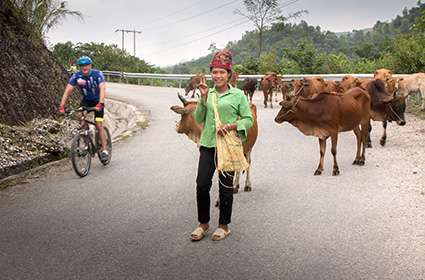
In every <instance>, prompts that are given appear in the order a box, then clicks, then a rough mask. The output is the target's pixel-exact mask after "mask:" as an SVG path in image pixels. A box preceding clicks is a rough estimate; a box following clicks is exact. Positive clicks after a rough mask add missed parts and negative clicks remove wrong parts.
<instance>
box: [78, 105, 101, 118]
mask: <svg viewBox="0 0 425 280" xmlns="http://www.w3.org/2000/svg"><path fill="white" fill-rule="evenodd" d="M97 103H99V102H98V101H87V100H81V103H80V106H82V107H95V106H96V105H97ZM94 119H95V121H96V122H103V108H102V109H101V110H100V111H95V112H94Z"/></svg>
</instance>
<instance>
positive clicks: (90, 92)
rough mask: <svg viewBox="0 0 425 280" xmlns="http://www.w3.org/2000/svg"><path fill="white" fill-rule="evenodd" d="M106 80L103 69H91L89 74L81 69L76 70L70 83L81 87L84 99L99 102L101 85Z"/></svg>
mask: <svg viewBox="0 0 425 280" xmlns="http://www.w3.org/2000/svg"><path fill="white" fill-rule="evenodd" d="M104 81H105V77H104V76H103V73H102V71H100V70H97V69H91V70H90V73H89V75H87V76H85V75H83V73H81V71H78V72H75V73H74V74H73V75H72V76H71V78H70V79H69V82H68V83H69V84H70V85H72V86H78V87H79V88H80V89H81V94H82V95H83V100H84V101H96V102H99V98H100V96H99V95H100V89H99V85H100V84H101V83H102V82H104Z"/></svg>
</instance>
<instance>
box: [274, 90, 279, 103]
mask: <svg viewBox="0 0 425 280" xmlns="http://www.w3.org/2000/svg"><path fill="white" fill-rule="evenodd" d="M274 101H275V102H276V103H277V102H279V101H278V100H277V91H276V92H275V93H274Z"/></svg>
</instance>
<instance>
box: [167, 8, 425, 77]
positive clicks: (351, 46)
mask: <svg viewBox="0 0 425 280" xmlns="http://www.w3.org/2000/svg"><path fill="white" fill-rule="evenodd" d="M258 36H259V34H258V30H254V31H248V32H246V33H245V34H244V35H243V37H242V39H241V40H239V41H234V42H229V43H228V44H227V46H226V47H227V48H229V49H230V50H232V52H233V55H234V63H235V69H236V70H237V71H239V72H241V73H244V74H259V73H264V72H265V71H269V70H273V71H278V72H280V73H283V74H299V73H302V74H313V73H314V74H324V73H329V74H332V73H371V72H373V71H374V70H375V69H377V68H381V67H386V68H390V69H393V70H394V71H395V72H398V73H414V72H424V71H425V44H424V43H425V3H422V2H421V1H419V2H418V4H417V6H416V7H413V8H411V9H410V10H407V9H404V10H403V11H402V14H401V15H398V16H397V17H396V18H395V19H393V20H392V21H390V22H380V21H378V22H377V23H376V24H375V25H374V26H373V28H370V29H365V30H354V31H353V32H350V33H343V34H338V33H334V32H329V31H322V30H321V28H320V27H319V26H316V27H314V26H310V25H308V24H307V22H305V21H301V22H300V23H299V24H292V23H288V22H287V21H286V19H285V18H281V20H280V21H277V22H275V23H273V24H272V25H271V26H270V27H266V28H265V30H264V31H263V34H262V37H263V39H262V40H263V43H262V44H263V46H262V49H263V53H262V54H261V56H260V57H259V58H258ZM210 59H211V54H209V55H207V56H205V57H201V58H199V59H196V60H192V61H189V62H185V63H180V64H178V65H175V66H172V67H169V68H167V69H165V70H166V71H167V72H172V73H196V72H208V63H209V61H210Z"/></svg>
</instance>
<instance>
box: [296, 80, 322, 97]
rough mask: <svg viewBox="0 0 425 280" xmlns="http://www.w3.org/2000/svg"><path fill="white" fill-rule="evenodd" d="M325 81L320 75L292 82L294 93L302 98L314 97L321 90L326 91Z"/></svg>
mask: <svg viewBox="0 0 425 280" xmlns="http://www.w3.org/2000/svg"><path fill="white" fill-rule="evenodd" d="M326 88H327V85H326V82H325V81H324V80H323V79H322V78H320V77H312V78H310V77H308V78H304V79H302V80H301V81H300V82H294V91H295V95H300V96H301V97H304V98H315V97H317V96H318V95H319V94H320V93H322V92H327V91H326Z"/></svg>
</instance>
